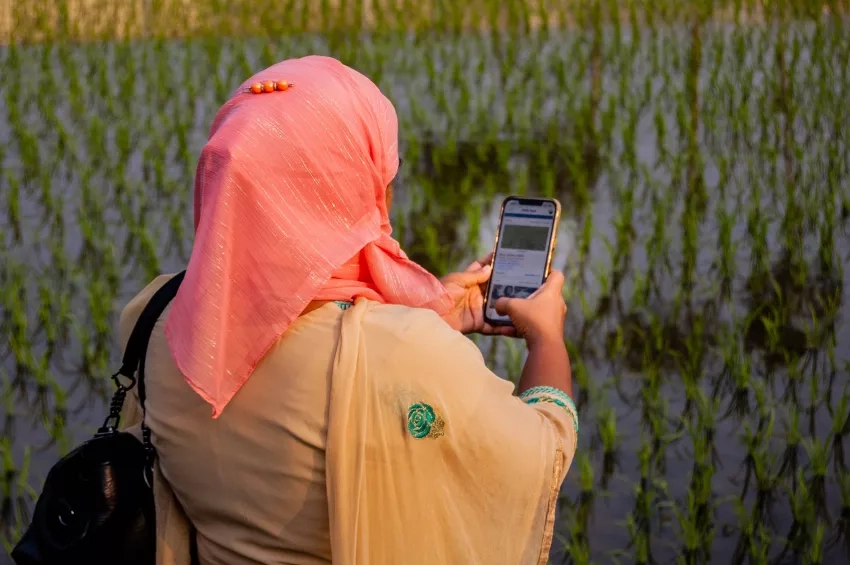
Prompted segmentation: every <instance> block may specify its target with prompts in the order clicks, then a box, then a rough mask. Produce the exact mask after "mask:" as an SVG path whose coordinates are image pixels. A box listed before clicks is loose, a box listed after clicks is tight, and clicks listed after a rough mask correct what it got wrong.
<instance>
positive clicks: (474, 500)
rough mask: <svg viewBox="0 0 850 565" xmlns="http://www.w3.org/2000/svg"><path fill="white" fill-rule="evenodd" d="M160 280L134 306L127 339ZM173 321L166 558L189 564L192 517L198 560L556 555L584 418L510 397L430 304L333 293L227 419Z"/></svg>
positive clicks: (286, 338)
mask: <svg viewBox="0 0 850 565" xmlns="http://www.w3.org/2000/svg"><path fill="white" fill-rule="evenodd" d="M167 279H168V277H159V278H157V279H156V280H155V281H154V282H152V283H151V284H150V285H149V286H148V287H147V288H145V289H144V290H143V291H142V292H141V293H140V294H139V295H138V296H137V297H136V298H134V299H133V301H131V302H130V304H129V305H128V306H127V308H126V309H125V310H124V312H123V313H122V316H121V322H120V333H121V339H122V343H126V341H127V339H128V337H129V334H130V331H131V330H132V326H133V324H134V323H135V321H136V319H137V318H138V316H139V314H140V313H141V310H142V309H143V307H144V305H145V304H146V303H147V301H148V300H149V298H150V297H151V296H152V295H153V293H154V292H155V291H156V290H157V289H158V288H159V287H160V286H161V285H162V284H164V283H165V281H166V280H167ZM167 316H168V310H166V312H165V314H164V315H163V316H162V317H161V319H160V322H159V323H158V324H157V326H156V328H155V330H154V333H153V335H152V337H151V342H150V346H149V349H148V357H147V364H146V379H147V381H146V382H147V393H148V400H147V408H148V412H147V422H148V425H149V426H150V428H151V430H152V437H153V443H154V446H155V447H156V449H157V453H158V455H159V468H158V469H157V471H158V473H157V485H156V488H157V490H156V497H157V516H158V520H159V522H158V533H159V545H158V563H159V564H160V565H185V564H186V563H188V543H187V532H188V529H187V523H188V522H187V519H186V517H187V516H188V518H189V519H190V521H191V523H192V524H193V525H194V526H195V528H196V529H197V532H198V549H199V557H200V561H201V563H202V565H211V564H216V565H218V564H222V565H224V564H227V565H243V564H244V565H248V564H251V565H254V564H264V565H267V564H277V563H279V564H293V565H295V564H305V565H306V564H309V565H313V564H326V563H330V562H331V561H332V562H333V563H334V564H337V565H353V564H367V563H368V564H384V563H386V564H393V563H402V562H403V563H405V564H420V563H421V564H423V565H424V564H426V563H427V564H432V563H449V564H454V563H458V564H482V565H485V564H486V565H498V564H501V563H504V564H505V565H517V564H538V563H539V564H542V563H546V559H547V556H548V551H549V547H550V544H551V537H552V524H553V520H554V510H555V501H556V499H557V494H558V490H559V488H560V485H561V482H562V481H563V478H564V476H565V474H566V471H567V469H568V468H569V465H570V462H571V461H572V457H573V454H574V452H575V448H576V438H577V432H576V428H575V425H574V415H575V414H574V411H573V409H572V407H571V406H563V407H562V406H560V405H559V404H562V403H558V402H557V395H555V396H554V397H552V398H548V397H546V395H545V394H544V395H542V396H541V395H537V396H538V399H539V400H545V402H538V403H536V404H526V403H525V402H523V401H522V400H520V399H518V398H517V397H516V396H513V395H512V392H513V385H512V384H511V383H509V382H507V381H504V380H503V379H500V378H499V377H497V376H496V375H494V374H493V373H492V372H490V371H489V370H488V369H487V368H486V366H485V365H484V360H483V358H482V357H481V354H480V352H479V351H478V349H477V347H475V345H474V344H473V343H472V342H471V341H469V340H468V339H467V338H466V337H464V336H463V335H461V334H460V333H458V332H456V331H454V330H452V329H451V328H450V327H449V326H448V325H447V324H445V323H444V322H443V321H442V320H441V319H440V318H439V317H438V316H437V315H436V314H434V313H433V312H431V311H427V310H419V309H411V308H406V307H402V306H392V305H382V304H378V303H375V302H370V301H368V300H365V299H361V300H358V302H357V303H356V304H355V305H354V306H352V307H351V308H348V309H347V310H344V309H343V308H341V307H339V306H338V305H336V304H334V303H330V304H326V305H324V306H322V307H321V308H319V309H317V310H314V311H312V312H310V313H308V314H306V315H304V316H302V317H300V318H299V319H298V320H296V322H295V323H293V324H292V326H291V327H290V328H289V329H288V330H287V331H286V333H285V334H284V335H283V336H282V337H281V338H280V340H279V341H278V342H277V344H276V345H275V346H274V347H273V348H272V349H271V350H270V351H269V353H268V354H267V355H266V356H265V357H264V359H263V360H262V361H261V362H260V364H259V365H258V366H257V368H256V370H255V371H254V373H253V374H252V376H251V378H250V379H248V381H247V383H246V384H245V385H244V386H243V388H242V389H240V391H239V392H238V393H237V394H236V396H235V397H234V398H233V400H232V401H231V402H230V404H228V407H227V409H226V410H225V411H224V412H223V413H222V415H221V416H220V417H219V418H218V419H216V420H213V419H212V418H211V408H210V406H209V405H208V404H207V403H206V402H204V401H203V400H202V399H201V398H200V397H199V396H198V395H197V394H195V393H194V392H193V391H192V389H191V388H190V387H189V385H188V384H187V383H186V381H185V380H184V378H183V377H182V375H180V373H179V372H178V370H177V368H176V366H175V365H174V362H173V360H172V358H171V355H170V353H169V350H168V346H167V343H166V339H165V335H164V332H163V327H164V321H165V319H166V318H167ZM138 416H139V415H138V412H137V407H135V406H130V407H128V409H127V410H126V411H125V418H124V422H123V424H124V425H125V426H128V425H134V424H136V423H137V422H138ZM331 555H333V559H332V557H331Z"/></svg>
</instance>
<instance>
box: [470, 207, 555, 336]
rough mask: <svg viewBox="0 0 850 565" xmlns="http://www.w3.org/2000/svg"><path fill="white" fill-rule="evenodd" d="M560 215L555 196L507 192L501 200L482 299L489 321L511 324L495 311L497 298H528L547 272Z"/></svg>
mask: <svg viewBox="0 0 850 565" xmlns="http://www.w3.org/2000/svg"><path fill="white" fill-rule="evenodd" d="M560 218H561V204H560V202H558V201H557V200H555V199H554V198H520V197H518V196H508V197H507V198H505V201H504V202H502V211H501V214H500V217H499V229H498V230H497V231H496V244H495V246H494V248H493V272H492V274H491V275H490V280H489V281H488V283H487V294H486V297H487V298H486V300H485V301H484V320H485V321H486V322H487V323H488V324H490V325H493V326H510V325H512V323H511V320H510V318H508V317H507V316H500V315H499V314H497V313H496V309H495V304H496V300H498V299H499V298H501V297H503V296H506V297H508V298H528V296H529V295H530V294H531V293H533V292H534V291H535V290H537V289H538V288H540V286H541V285H542V284H543V282H544V281H545V280H546V277H548V276H549V268H550V267H551V264H552V253H553V252H554V250H555V242H556V239H557V232H558V220H560Z"/></svg>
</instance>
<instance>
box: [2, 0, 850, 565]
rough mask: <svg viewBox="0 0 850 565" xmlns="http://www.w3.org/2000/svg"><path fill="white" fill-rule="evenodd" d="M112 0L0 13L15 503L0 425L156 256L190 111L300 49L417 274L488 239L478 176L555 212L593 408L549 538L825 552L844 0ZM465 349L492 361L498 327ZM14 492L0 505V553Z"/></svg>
mask: <svg viewBox="0 0 850 565" xmlns="http://www.w3.org/2000/svg"><path fill="white" fill-rule="evenodd" d="M139 1H140V0H128V2H125V3H123V4H122V3H119V2H113V3H106V4H104V5H103V9H102V10H100V11H99V12H98V13H94V11H92V10H76V11H71V10H69V9H68V4H67V3H64V2H60V3H51V2H46V1H45V0H31V1H30V2H26V3H18V5H16V6H15V7H14V9H13V18H14V23H15V25H14V26H12V27H11V28H9V29H7V28H5V27H3V21H2V20H0V76H2V77H3V79H4V80H3V81H0V100H2V101H3V103H2V104H0V283H2V284H0V374H2V375H4V381H3V383H2V391H0V399H2V403H0V406H2V408H0V426H3V428H2V429H3V435H2V438H3V440H5V441H6V443H4V444H2V445H3V446H4V447H3V448H2V456H3V458H4V461H5V462H4V465H5V466H6V468H7V474H8V469H13V470H14V477H11V478H9V477H10V476H11V475H8V476H6V477H5V478H0V482H2V484H3V485H4V487H3V488H4V489H5V490H4V491H3V492H4V493H6V494H4V497H5V498H4V500H6V499H9V500H12V499H13V500H16V501H17V502H15V503H14V504H18V503H20V504H18V506H20V505H21V504H22V505H23V508H29V507H30V505H31V501H30V500H29V494H28V491H26V490H25V487H26V488H29V487H36V488H37V486H38V481H39V480H40V477H41V476H43V474H44V471H45V470H46V468H45V467H44V466H43V465H44V463H43V462H42V459H43V458H42V457H39V458H38V463H36V462H33V463H32V465H33V469H32V471H33V472H31V473H23V472H22V469H24V468H26V467H27V466H28V465H30V464H29V463H27V461H28V459H27V458H28V455H25V453H26V448H28V447H29V448H31V449H36V448H40V447H45V448H46V449H47V453H50V454H59V453H62V452H64V451H65V450H67V448H68V447H69V446H71V445H73V444H74V443H75V442H76V441H78V440H80V439H82V438H83V437H85V435H87V432H88V430H86V429H84V428H85V426H84V425H82V422H88V420H89V417H90V416H91V414H94V413H100V412H96V411H97V410H99V408H98V406H100V407H102V406H103V402H104V399H105V396H106V394H107V393H108V391H109V388H108V387H109V385H108V384H107V383H108V381H106V380H105V379H104V378H103V377H104V375H106V374H107V373H106V371H107V369H108V368H109V367H111V366H112V365H113V364H114V363H115V362H117V359H118V352H117V350H116V344H115V335H114V333H115V323H116V320H117V314H118V309H119V308H120V307H121V305H122V304H123V303H124V302H125V301H126V300H127V299H128V298H130V297H131V296H132V295H133V294H134V293H135V292H136V291H137V290H138V289H139V288H140V287H141V286H142V285H143V284H145V283H147V282H148V281H149V280H150V279H151V278H153V277H154V276H156V275H158V274H160V273H161V272H162V271H171V272H173V271H174V270H177V269H179V268H181V267H182V265H184V264H185V262H186V259H187V258H188V254H189V252H190V250H191V237H192V228H191V226H192V224H191V205H190V201H191V186H192V181H193V177H194V167H195V165H196V162H197V156H198V153H199V151H200V148H201V146H202V144H203V142H204V140H205V138H206V135H207V132H208V127H209V123H210V120H211V118H212V115H213V113H214V112H215V110H216V109H217V107H218V106H219V105H220V104H222V103H223V102H224V101H225V100H226V98H227V97H228V95H229V94H230V92H231V91H232V89H233V88H234V87H235V86H236V85H237V84H238V83H239V82H241V81H242V80H243V79H244V78H245V77H247V76H248V75H250V73H252V72H253V71H254V70H256V69H258V68H261V67H262V66H263V65H266V64H271V63H273V62H275V61H277V60H279V59H281V58H283V57H289V56H300V55H304V54H307V53H311V52H318V53H324V54H331V55H334V56H336V57H338V58H340V59H342V60H343V61H345V62H346V63H349V64H351V65H353V66H355V67H356V68H358V69H359V70H361V71H362V72H364V73H365V74H367V75H369V76H371V77H373V78H375V79H376V80H377V82H378V83H379V84H380V86H381V88H382V89H383V90H384V92H386V93H387V94H388V96H389V97H390V98H391V99H392V100H393V102H395V103H396V106H397V108H398V113H399V125H400V127H399V137H400V139H399V147H400V150H401V153H402V157H403V159H404V163H405V164H404V167H403V170H402V171H401V174H400V178H399V181H398V187H397V190H398V194H399V200H400V202H403V204H400V206H399V207H398V209H397V210H396V211H395V212H394V217H393V222H394V227H395V231H394V233H395V235H396V236H397V237H398V238H399V239H400V241H401V243H402V245H403V247H404V248H405V249H406V250H407V251H408V253H409V255H410V256H411V257H412V258H414V259H415V260H417V261H418V262H420V263H422V264H423V265H424V266H426V267H427V268H429V269H431V270H433V271H435V272H437V273H438V274H442V273H444V272H446V271H448V270H451V269H455V268H457V267H459V266H463V265H464V264H465V263H467V262H468V261H469V260H470V259H471V258H472V257H476V256H479V255H480V254H481V252H482V251H483V250H485V249H487V248H489V247H490V245H491V244H492V233H491V231H492V229H493V228H492V227H491V224H493V223H494V222H495V219H494V217H493V216H494V215H495V211H494V207H493V203H494V202H498V201H499V200H500V199H501V198H502V197H503V196H504V195H506V194H511V193H517V194H530V195H547V196H555V197H557V198H559V199H560V200H561V202H562V204H563V206H564V216H565V223H564V225H563V226H562V227H561V243H560V244H559V249H563V250H565V251H564V255H563V257H564V259H565V264H564V265H559V268H565V270H566V274H567V288H566V289H565V297H566V298H567V300H568V303H569V306H570V313H569V316H568V323H567V328H566V336H565V338H566V341H567V343H568V345H569V351H570V355H571V359H572V363H573V377H574V392H575V397H576V398H575V400H576V403H577V405H578V408H579V410H580V413H581V417H582V421H583V422H587V426H586V428H585V426H583V428H582V429H583V430H584V429H587V430H592V431H590V432H589V433H588V434H584V433H582V436H581V438H580V446H579V453H578V454H577V456H576V459H575V462H574V464H573V468H572V470H571V472H570V479H569V480H568V481H567V483H566V484H565V487H564V493H563V496H562V501H563V502H562V506H564V507H565V508H566V509H567V510H569V511H566V512H561V513H560V515H559V516H560V517H559V521H558V524H557V528H556V529H557V532H558V537H557V538H556V540H559V541H556V543H555V547H554V548H553V557H552V559H553V562H554V561H558V560H561V558H562V557H563V561H564V562H572V563H589V562H604V561H607V560H610V559H615V560H618V561H622V562H624V563H626V562H628V563H634V562H638V563H650V562H653V561H655V562H662V561H672V560H677V559H678V560H679V562H681V563H728V562H729V560H730V559H731V560H732V562H733V563H744V562H750V563H778V562H781V561H782V560H786V561H788V560H791V561H795V562H806V563H830V562H842V559H843V560H846V559H845V556H848V548H850V542H847V541H846V540H847V539H848V531H850V530H848V526H847V524H848V523H850V520H848V518H847V513H848V511H847V506H848V505H847V500H848V493H850V488H848V486H847V485H848V484H850V483H848V479H847V475H848V472H847V470H846V464H847V463H846V460H845V454H844V450H845V442H846V437H847V435H848V433H850V428H848V425H850V424H848V412H850V407H848V394H850V393H848V391H847V389H846V387H845V386H844V384H845V382H846V381H847V376H848V375H850V359H849V358H848V356H847V352H848V351H850V344H848V341H847V340H848V333H847V328H848V326H847V320H848V319H850V310H848V302H847V299H846V296H845V295H846V292H845V289H846V287H847V274H846V273H847V268H846V267H847V265H848V264H850V255H848V254H847V252H846V250H847V249H848V244H850V241H848V240H850V194H848V192H847V189H846V187H847V186H848V185H850V180H849V179H848V177H850V161H848V155H850V152H848V150H847V140H846V136H845V135H843V131H844V130H845V129H846V128H845V124H846V122H847V117H848V115H847V109H846V107H845V105H844V98H846V96H845V93H846V91H847V88H848V86H850V63H848V61H850V42H848V41H847V37H848V34H847V27H848V23H847V22H848V20H847V17H846V16H847V13H848V12H847V10H848V6H847V5H846V3H845V2H836V1H834V0H829V1H816V0H782V1H781V2H770V3H758V2H754V1H750V0H738V1H735V2H729V1H727V0H721V1H717V0H714V1H709V0H699V1H697V2H691V3H682V2H672V1H667V0H665V1H662V2H652V3H641V2H634V1H628V2H620V3H616V2H613V1H612V0H554V1H551V0H547V1H545V2H544V1H542V0H501V1H498V2H497V1H494V0H470V1H469V2H466V3H457V2H455V3H446V2H417V3H414V2H408V1H407V0H404V1H401V2H396V1H392V2H390V1H388V0H373V1H372V2H361V1H359V0H357V1H345V2H337V1H336V0H323V1H322V2H316V3H312V4H311V3H309V2H273V1H266V0H261V1H257V2H253V3H250V4H249V3H247V2H243V1H242V0H238V1H237V2H235V3H231V4H230V5H228V11H227V17H223V12H222V11H221V5H220V3H218V2H210V1H208V0H198V1H197V2H191V3H185V2H167V3H159V4H158V7H159V10H158V11H156V10H153V11H152V10H147V11H144V10H140V11H138V14H144V17H141V16H138V14H137V13H136V12H134V11H133V10H132V9H128V7H129V6H135V4H136V3H137V2H139ZM57 7H58V8H57ZM57 10H58V11H57ZM154 12H156V13H154ZM140 17H141V19H139V18H140ZM178 22H179V24H178ZM477 343H478V344H479V346H480V347H481V348H482V350H483V351H484V354H485V358H486V359H487V360H488V362H489V363H490V365H491V366H493V367H495V368H496V369H497V372H499V374H503V375H505V376H507V377H508V378H513V377H515V376H516V375H518V373H519V370H520V366H521V363H522V359H523V357H524V349H523V347H522V346H521V345H520V344H518V343H511V344H510V345H507V344H505V343H503V340H499V339H490V338H485V339H479V340H477ZM13 432H14V433H13ZM591 436H592V437H591ZM589 448H590V449H589ZM48 459H49V457H48ZM23 475H26V476H27V479H26V480H25V483H26V484H23V483H21V480H22V479H21V476H23ZM736 477H737V478H736ZM611 478H614V479H616V480H611ZM634 485H637V486H636V487H634ZM600 487H602V488H600ZM633 487H634V488H633ZM832 488H835V489H836V492H838V491H840V493H841V496H831V495H830V493H831V489H832ZM22 489H23V490H22ZM18 493H23V498H21V497H20V496H19V494H18ZM10 497H11V498H10ZM603 497H604V498H606V499H608V500H610V501H611V504H610V505H609V504H605V503H602V502H601V499H602V498H603ZM572 500H575V502H571V501H572ZM728 500H731V501H732V502H726V501H728ZM4 504H5V503H4ZM14 504H13V505H12V506H9V505H8V504H7V505H6V506H4V508H12V507H14ZM659 509H660V511H659ZM6 513H7V514H8V512H6ZM659 515H661V517H660V518H659ZM721 515H724V516H729V515H731V523H728V524H727V523H723V522H722V521H721V519H720V516H721ZM24 516H25V515H24V514H22V513H20V512H19V511H18V510H14V512H12V518H8V517H7V516H4V519H5V521H4V522H3V525H2V526H3V527H2V528H0V530H2V531H0V538H3V539H4V544H5V545H6V547H8V546H9V543H11V540H14V539H15V538H16V536H17V535H19V534H20V524H21V521H22V520H23V518H24ZM591 517H593V519H592V520H591ZM830 518H831V520H830ZM788 523H791V524H792V527H791V528H790V530H788V531H780V528H783V529H784V528H785V526H782V524H788ZM604 524H611V526H610V528H609V529H606V528H608V527H607V526H605V527H603V525H604ZM727 536H733V538H732V539H733V541H734V544H735V545H736V546H737V547H736V548H735V550H734V551H733V555H731V556H730V555H729V552H728V551H727V550H726V547H727V545H728V544H729V539H727ZM609 540H612V541H609ZM559 546H562V547H559Z"/></svg>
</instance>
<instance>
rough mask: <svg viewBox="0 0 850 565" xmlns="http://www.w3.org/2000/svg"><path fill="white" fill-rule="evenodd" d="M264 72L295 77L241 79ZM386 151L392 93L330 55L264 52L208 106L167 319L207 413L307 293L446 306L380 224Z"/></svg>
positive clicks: (391, 152) (389, 155)
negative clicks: (256, 85) (186, 241)
mask: <svg viewBox="0 0 850 565" xmlns="http://www.w3.org/2000/svg"><path fill="white" fill-rule="evenodd" d="M265 80H286V81H288V82H291V83H294V84H295V86H294V87H293V88H290V89H289V90H287V91H283V92H279V91H276V92H270V93H262V94H252V93H245V92H243V90H244V89H245V88H246V87H247V86H248V85H249V84H251V83H253V82H256V81H265ZM398 162H399V161H398V120H397V117H396V113H395V109H394V108H393V106H392V104H391V103H390V101H389V100H388V99H387V98H386V97H385V96H384V95H383V94H382V93H381V91H380V90H379V89H378V87H377V86H375V84H374V83H372V82H371V81H370V80H369V79H367V78H366V77H365V76H363V75H361V74H360V73H358V72H356V71H354V70H353V69H350V68H348V67H346V66H345V65H343V64H342V63H340V62H339V61H336V60H335V59H331V58H328V57H319V56H310V57H304V58H301V59H290V60H286V61H283V62H281V63H278V64H276V65H273V66H271V67H269V68H268V69H265V70H263V71H261V72H259V73H257V74H256V75H255V76H253V77H252V78H251V79H250V80H248V81H246V82H245V83H244V84H243V85H242V86H241V87H240V89H239V91H237V92H236V93H235V94H234V95H233V97H232V98H231V99H230V100H229V101H228V102H227V103H226V104H225V105H224V106H223V107H222V108H221V109H220V110H219V112H218V114H217V115H216V116H215V119H214V121H213V125H212V129H211V132H210V137H209V140H208V142H207V144H206V146H205V147H204V149H203V151H202V152H201V157H200V161H199V163H198V169H197V172H196V175H195V242H194V247H193V249H192V256H191V258H190V260H189V266H188V268H187V271H186V277H185V279H184V281H183V283H182V286H181V288H180V291H179V292H178V294H177V297H176V298H175V299H174V302H173V305H172V309H171V313H170V315H169V317H168V321H167V323H166V327H165V332H166V336H167V339H168V344H169V347H170V349H171V352H172V354H173V356H174V360H175V361H176V363H177V366H178V368H179V369H180V371H181V373H182V374H183V375H184V376H185V377H186V380H187V381H188V382H189V384H190V385H191V386H192V388H194V390H195V391H196V392H197V393H198V394H200V395H201V396H202V397H203V398H204V399H205V400H206V401H207V402H209V403H210V404H211V405H212V408H213V418H216V417H218V416H219V415H220V414H221V411H222V410H223V409H224V407H225V406H226V405H227V403H228V402H229V401H230V399H231V398H233V395H234V394H236V392H237V391H238V390H239V388H240V387H241V386H242V385H243V384H244V383H245V381H246V380H247V379H248V377H249V376H250V375H251V373H252V371H253V370H254V368H255V367H256V365H257V363H258V362H259V361H260V359H261V358H262V357H263V355H264V354H265V353H266V352H267V351H268V350H269V348H270V347H271V346H272V345H273V344H274V343H275V342H276V341H277V339H278V338H279V337H280V336H281V334H283V332H284V331H285V330H286V329H287V327H289V325H290V324H291V323H292V321H293V320H294V319H295V318H296V317H297V316H298V315H299V314H300V313H301V312H302V311H303V310H304V308H305V307H306V306H307V304H308V303H309V302H310V301H312V300H352V299H354V298H356V297H360V296H363V297H366V298H369V299H371V300H377V301H381V302H387V303H393V304H404V305H407V306H412V307H422V308H430V309H433V310H435V311H437V312H438V313H440V314H444V313H445V312H447V311H448V310H449V309H450V308H451V306H452V302H451V299H450V298H449V296H448V294H447V292H446V290H445V288H444V287H443V286H442V284H440V282H439V281H438V280H437V279H435V278H434V277H433V276H432V275H431V274H429V273H428V272H427V271H425V270H424V269H423V268H422V267H420V266H419V265H417V264H415V263H413V262H412V261H410V260H409V259H408V258H407V256H406V255H405V254H404V252H403V251H402V250H401V249H400V248H399V244H398V242H396V241H395V240H394V239H393V238H392V237H391V236H390V234H391V231H392V229H391V227H390V223H389V217H388V211H387V206H386V202H385V198H386V187H387V185H388V184H389V183H390V182H392V179H393V177H394V176H395V174H396V172H397V170H398Z"/></svg>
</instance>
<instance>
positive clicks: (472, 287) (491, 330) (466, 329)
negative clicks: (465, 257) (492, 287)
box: [441, 253, 516, 336]
mask: <svg viewBox="0 0 850 565" xmlns="http://www.w3.org/2000/svg"><path fill="white" fill-rule="evenodd" d="M492 261H493V254H492V253H489V254H487V255H486V256H484V257H482V258H481V259H479V260H478V261H475V262H474V263H472V264H471V265H470V266H469V267H467V268H466V270H464V271H463V272H460V273H450V274H448V275H446V276H445V277H443V278H442V279H441V282H442V283H443V286H445V287H446V290H448V291H449V296H451V297H452V299H453V300H454V303H455V305H454V308H452V310H451V312H449V313H448V314H446V315H445V316H443V320H445V321H446V323H448V324H449V325H450V326H451V327H453V328H454V329H456V330H458V331H459V332H462V333H465V334H470V333H481V334H484V335H507V336H513V335H516V330H514V328H512V327H510V326H496V327H494V326H491V325H490V324H487V323H485V322H484V293H485V292H486V291H487V281H488V280H489V279H490V272H491V270H492V268H491V265H490V263H491V262H492Z"/></svg>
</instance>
